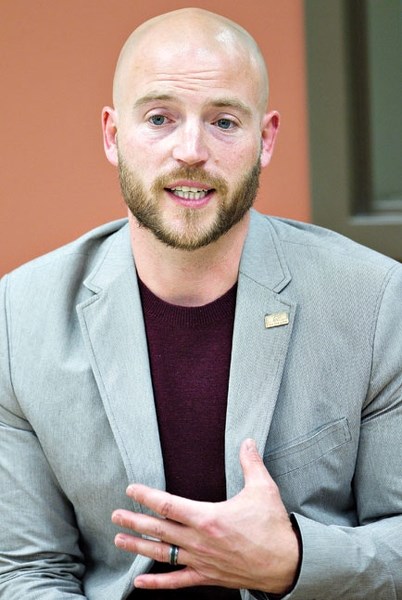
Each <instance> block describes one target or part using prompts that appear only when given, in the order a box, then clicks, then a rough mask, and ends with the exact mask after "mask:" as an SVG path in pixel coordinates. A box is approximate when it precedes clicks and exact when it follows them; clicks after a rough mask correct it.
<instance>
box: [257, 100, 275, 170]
mask: <svg viewBox="0 0 402 600" xmlns="http://www.w3.org/2000/svg"><path fill="white" fill-rule="evenodd" d="M278 129H279V113H278V112H276V110H273V111H271V112H269V113H266V114H265V115H264V116H263V119H262V130H261V141H262V144H261V166H262V167H266V166H267V165H268V164H269V162H270V160H271V157H272V153H273V151H274V146H275V140H276V136H277V133H278Z"/></svg>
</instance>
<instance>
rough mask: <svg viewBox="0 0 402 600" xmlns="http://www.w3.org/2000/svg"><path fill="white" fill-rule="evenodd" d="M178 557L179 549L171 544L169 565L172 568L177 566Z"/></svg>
mask: <svg viewBox="0 0 402 600" xmlns="http://www.w3.org/2000/svg"><path fill="white" fill-rule="evenodd" d="M178 557H179V547H178V546H175V545H174V544H172V545H171V546H170V549H169V564H170V565H173V566H174V567H175V566H176V565H177V559H178Z"/></svg>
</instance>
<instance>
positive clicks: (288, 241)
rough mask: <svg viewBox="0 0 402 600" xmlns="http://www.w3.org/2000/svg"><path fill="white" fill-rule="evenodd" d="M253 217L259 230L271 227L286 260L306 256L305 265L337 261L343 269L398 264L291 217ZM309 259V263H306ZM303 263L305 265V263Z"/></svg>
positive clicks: (344, 238)
mask: <svg viewBox="0 0 402 600" xmlns="http://www.w3.org/2000/svg"><path fill="white" fill-rule="evenodd" d="M253 220H254V222H255V223H257V227H259V229H260V231H261V230H262V228H264V229H265V230H266V231H268V230H271V235H274V237H275V238H276V241H277V243H279V244H280V246H281V247H282V249H283V251H284V253H285V255H286V256H287V257H288V258H290V259H295V258H297V257H301V258H302V259H303V260H305V261H306V260H307V259H309V264H311V265H312V266H317V263H321V262H324V263H325V264H327V261H329V262H330V263H331V264H339V265H340V266H342V267H343V268H344V267H346V266H347V265H350V268H353V267H354V266H355V267H357V268H359V267H362V265H363V264H364V265H366V266H367V267H370V266H372V267H373V268H374V269H375V268H378V269H380V270H382V269H385V270H388V269H389V268H393V267H395V266H397V265H399V263H397V262H396V261H395V260H393V259H392V258H390V257H388V256H384V255H383V254H381V253H379V252H376V251H375V250H372V249H370V248H368V247H366V246H363V245H361V244H359V243H357V242H355V241H353V240H351V239H349V238H347V237H345V236H343V235H341V234H339V233H336V232H335V231H331V230H329V229H325V228H323V227H319V226H317V225H313V224H311V223H304V222H301V221H294V220H291V219H283V218H278V217H269V216H266V215H261V214H259V213H255V211H254V215H253ZM310 261H311V263H310ZM306 266H307V264H306Z"/></svg>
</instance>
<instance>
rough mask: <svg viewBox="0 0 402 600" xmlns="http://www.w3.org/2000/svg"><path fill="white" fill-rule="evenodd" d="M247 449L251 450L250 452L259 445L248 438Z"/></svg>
mask: <svg viewBox="0 0 402 600" xmlns="http://www.w3.org/2000/svg"><path fill="white" fill-rule="evenodd" d="M247 450H249V451H250V452H252V451H254V450H257V446H256V443H255V441H254V440H252V439H249V440H247Z"/></svg>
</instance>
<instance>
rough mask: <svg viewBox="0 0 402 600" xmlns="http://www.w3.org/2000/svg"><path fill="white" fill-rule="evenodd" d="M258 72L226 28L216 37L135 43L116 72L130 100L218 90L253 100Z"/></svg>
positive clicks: (185, 36) (186, 36)
mask: <svg viewBox="0 0 402 600" xmlns="http://www.w3.org/2000/svg"><path fill="white" fill-rule="evenodd" d="M259 85H260V81H259V74H258V68H257V65H256V63H255V61H254V60H253V56H252V54H251V53H250V52H249V51H248V50H247V48H244V47H243V46H242V45H241V44H239V43H238V41H237V40H235V39H234V38H233V36H230V34H228V33H227V32H222V33H221V34H220V35H217V36H215V37H211V36H209V37H208V36H205V35H203V34H202V35H197V36H194V35H193V36H192V35H189V33H187V34H186V33H184V34H183V35H179V34H177V35H175V36H172V35H168V36H166V35H161V36H160V37H159V38H157V39H156V40H155V39H149V36H146V38H145V39H144V40H141V42H140V43H138V44H136V45H135V47H134V48H133V50H132V52H131V53H130V55H129V56H128V57H126V61H125V65H124V68H123V69H122V72H121V74H120V93H121V96H122V98H124V99H125V100H127V101H130V103H131V102H132V101H133V100H135V98H137V97H138V96H143V95H146V94H147V93H150V92H151V91H152V92H155V90H158V91H159V92H160V93H175V94H177V93H182V94H186V93H191V92H193V93H199V94H203V93H204V92H208V94H211V93H212V92H216V93H217V94H218V95H222V94H228V93H230V95H231V96H233V95H239V96H240V97H242V100H243V101H244V100H246V98H247V100H248V102H250V103H257V102H258V98H259V89H258V88H259Z"/></svg>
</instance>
